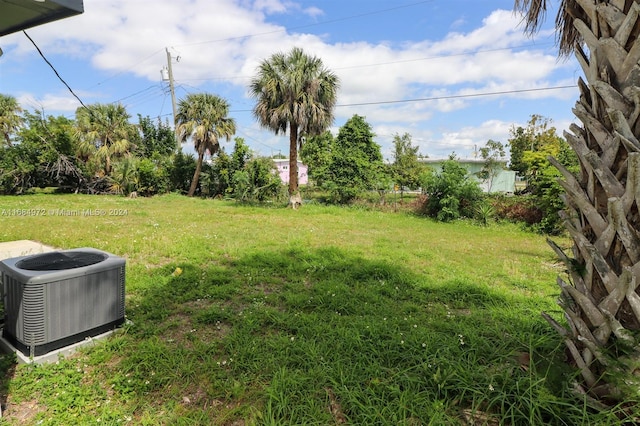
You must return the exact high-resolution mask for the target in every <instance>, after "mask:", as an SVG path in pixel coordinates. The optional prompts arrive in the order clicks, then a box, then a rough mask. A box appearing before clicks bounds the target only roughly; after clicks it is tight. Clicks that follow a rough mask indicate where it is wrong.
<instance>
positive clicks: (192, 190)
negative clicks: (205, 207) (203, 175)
mask: <svg viewBox="0 0 640 426" xmlns="http://www.w3.org/2000/svg"><path fill="white" fill-rule="evenodd" d="M200 151H202V152H200ZM203 160H204V150H198V161H197V162H196V171H195V173H193V179H191V186H190V187H189V192H188V193H187V196H188V197H193V194H195V193H196V188H197V187H198V180H200V170H202V161H203Z"/></svg>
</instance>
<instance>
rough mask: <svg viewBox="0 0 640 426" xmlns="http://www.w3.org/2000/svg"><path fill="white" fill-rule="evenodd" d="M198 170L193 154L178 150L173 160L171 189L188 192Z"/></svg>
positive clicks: (170, 177)
mask: <svg viewBox="0 0 640 426" xmlns="http://www.w3.org/2000/svg"><path fill="white" fill-rule="evenodd" d="M195 170H196V159H195V157H194V156H193V155H191V154H187V153H184V152H182V150H180V151H178V152H177V153H176V154H175V155H174V156H173V157H172V161H171V167H170V169H169V179H170V181H171V189H172V190H173V191H178V192H180V193H182V194H186V193H187V192H188V191H189V188H190V187H191V181H192V180H193V179H192V178H193V175H194V173H195Z"/></svg>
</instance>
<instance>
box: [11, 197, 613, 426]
mask: <svg viewBox="0 0 640 426" xmlns="http://www.w3.org/2000/svg"><path fill="white" fill-rule="evenodd" d="M16 209H35V210H34V211H35V212H38V214H37V215H36V216H33V215H32V216H14V215H13V213H15V212H16V211H17V210H16ZM87 210H92V211H93V213H95V214H92V215H82V213H83V212H85V213H86V211H87ZM43 213H44V215H42V214H43ZM110 213H111V214H110ZM21 239H31V240H37V241H41V242H43V243H45V244H49V245H53V246H56V247H60V248H77V247H95V248H98V249H101V250H105V251H108V252H112V253H114V254H117V255H119V256H123V257H125V258H126V259H127V281H126V283H127V306H126V311H127V318H128V320H130V321H129V322H128V324H127V325H126V326H124V327H123V328H122V330H121V331H120V332H119V333H117V334H116V335H114V336H113V337H111V338H110V339H108V340H107V341H106V342H103V343H100V344H98V345H96V346H94V347H91V348H88V349H85V350H83V351H82V352H81V353H79V354H77V355H75V356H73V357H71V358H68V359H64V360H60V361H59V362H58V363H56V364H51V365H42V366H16V365H15V363H14V359H13V358H12V357H11V356H0V402H2V404H3V406H4V405H5V403H6V407H5V410H4V412H3V414H4V417H3V418H2V419H1V420H0V424H7V425H18V424H44V425H49V424H50V425H54V424H55V425H74V424H83V425H84V424H108V425H111V424H113V425H116V424H136V425H159V424H177V425H182V424H184V425H198V424H203V425H208V424H215V425H253V424H260V425H333V424H353V425H428V424H430V425H465V424H469V425H474V424H478V425H480V424H488V425H498V424H505V425H506V424H508V425H529V424H538V425H541V424H594V425H595V424H598V425H600V424H605V425H606V424H612V425H613V424H619V420H618V419H617V417H615V415H614V413H599V414H597V413H595V412H592V411H591V410H589V409H588V407H587V406H586V404H585V402H584V401H583V400H582V399H580V398H576V397H574V396H573V395H572V394H571V392H569V390H568V389H569V388H570V383H571V381H572V380H573V374H574V373H573V371H572V370H570V369H568V368H567V367H566V366H565V364H564V362H563V361H564V346H563V344H562V341H561V338H560V337H559V336H558V335H556V333H555V332H554V331H553V330H551V328H550V326H548V325H547V323H546V322H545V321H544V320H543V319H542V318H541V316H540V312H541V311H543V310H544V311H546V312H548V313H551V314H552V315H553V316H554V317H556V318H558V319H560V318H561V311H560V309H559V308H558V306H557V305H556V303H555V300H556V297H557V294H558V290H557V288H556V286H555V278H556V275H557V274H558V273H562V268H561V267H559V265H557V264H556V262H555V259H554V255H553V252H552V251H551V249H550V248H548V246H547V245H546V243H545V241H544V238H543V237H542V236H539V235H534V234H530V233H526V232H523V231H521V230H519V229H518V227H516V226H514V225H496V224H493V225H490V226H488V227H481V226H477V225H474V224H472V223H465V222H457V223H451V224H440V223H435V222H432V221H431V220H428V219H424V218H418V217H414V216H412V215H410V214H406V213H382V212H378V211H368V210H365V209H354V208H338V207H331V206H320V205H306V206H304V207H303V208H302V209H300V210H298V211H292V210H289V209H284V208H270V207H251V206H242V205H238V204H235V203H232V202H223V201H212V200H202V199H189V198H185V197H182V196H177V195H167V196H162V197H155V198H137V199H127V198H122V197H107V196H84V195H44V194H40V195H29V196H21V197H0V242H3V241H12V240H21ZM561 242H562V241H561ZM565 243H566V242H565Z"/></svg>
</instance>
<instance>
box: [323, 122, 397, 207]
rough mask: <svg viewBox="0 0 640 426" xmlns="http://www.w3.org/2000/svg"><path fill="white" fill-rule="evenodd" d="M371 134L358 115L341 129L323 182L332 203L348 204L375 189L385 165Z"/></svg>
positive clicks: (382, 177) (382, 176)
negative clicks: (363, 193) (367, 191)
mask: <svg viewBox="0 0 640 426" xmlns="http://www.w3.org/2000/svg"><path fill="white" fill-rule="evenodd" d="M374 136H375V135H374V134H373V132H372V130H371V126H370V125H369V123H367V122H366V121H365V119H364V117H361V116H359V115H354V116H353V117H351V118H350V119H349V120H348V121H347V122H346V123H345V124H344V126H342V127H341V128H340V130H339V132H338V136H337V137H336V139H335V141H334V143H333V149H332V150H331V161H330V163H329V165H328V167H327V173H326V180H325V181H324V185H323V187H324V188H325V189H327V190H328V192H329V196H330V199H331V200H332V201H333V202H337V203H341V204H344V203H348V202H350V201H352V200H353V199H355V198H356V197H357V196H358V194H359V193H360V192H362V191H366V190H372V189H378V186H379V184H380V182H381V181H382V180H383V179H384V175H385V168H384V164H383V162H382V153H381V152H380V145H378V144H377V143H375V142H374V140H373V138H374Z"/></svg>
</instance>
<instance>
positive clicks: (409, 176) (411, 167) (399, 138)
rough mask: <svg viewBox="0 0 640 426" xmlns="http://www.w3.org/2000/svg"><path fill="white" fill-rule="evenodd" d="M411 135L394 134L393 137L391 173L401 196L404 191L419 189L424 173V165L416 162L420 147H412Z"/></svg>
mask: <svg viewBox="0 0 640 426" xmlns="http://www.w3.org/2000/svg"><path fill="white" fill-rule="evenodd" d="M411 142H412V141H411V135H410V134H409V133H405V134H403V135H400V134H397V133H396V134H395V135H394V137H393V164H392V166H391V167H392V172H393V177H394V181H395V184H396V185H398V186H399V187H400V194H401V196H402V194H403V192H404V189H405V188H409V189H412V190H415V189H418V188H419V187H420V179H421V175H422V173H423V171H424V167H425V166H424V164H423V163H421V162H420V161H418V150H419V149H420V147H418V146H417V145H416V146H413V145H412V143H411Z"/></svg>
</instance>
